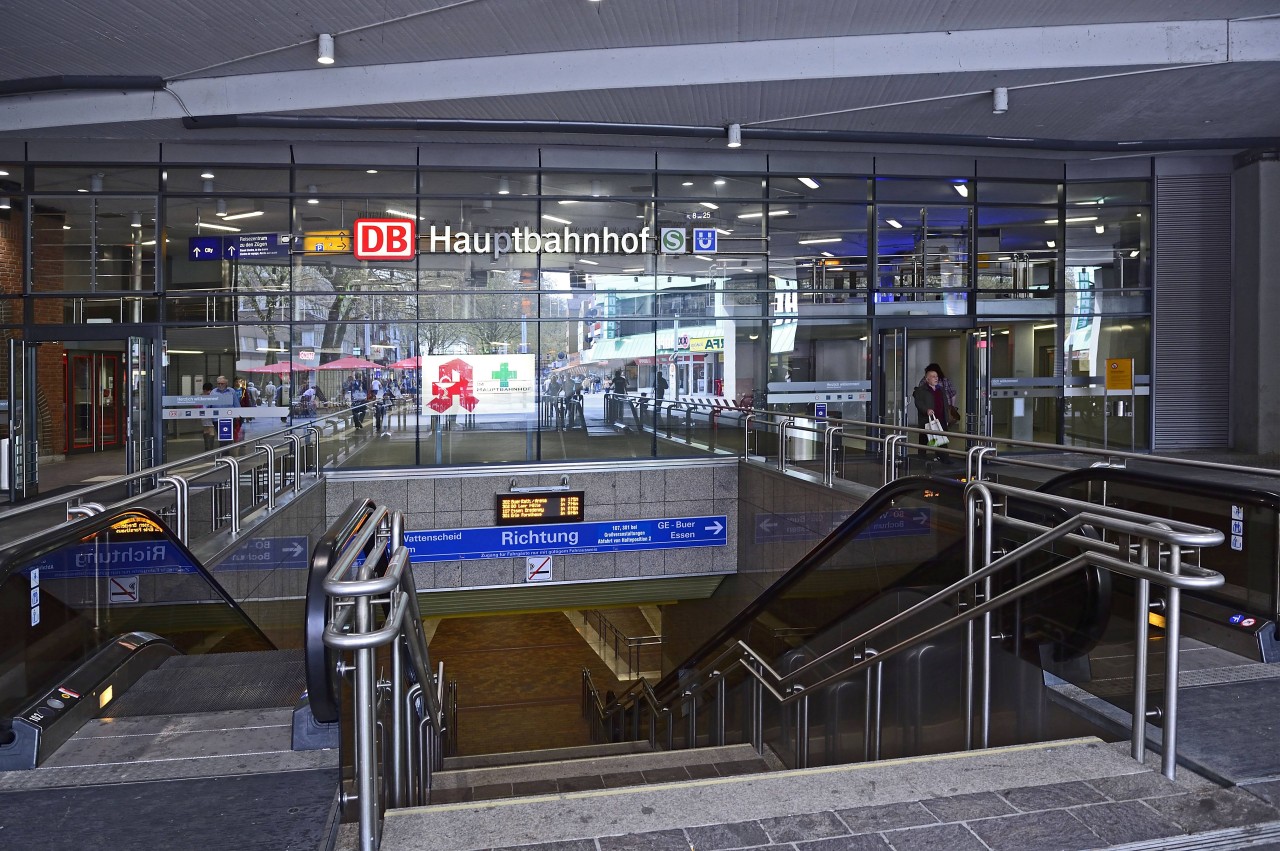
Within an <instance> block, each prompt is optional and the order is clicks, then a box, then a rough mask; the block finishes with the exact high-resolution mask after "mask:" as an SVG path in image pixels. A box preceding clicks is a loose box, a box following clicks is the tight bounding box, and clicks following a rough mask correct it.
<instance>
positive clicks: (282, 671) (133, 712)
mask: <svg viewBox="0 0 1280 851" xmlns="http://www.w3.org/2000/svg"><path fill="white" fill-rule="evenodd" d="M220 657H232V658H220ZM305 689H306V681H305V676H304V673H303V668H302V656H301V653H300V652H298V651H283V652H275V653H223V654H211V655H208V656H175V657H173V658H172V659H168V660H166V662H165V663H164V664H163V665H161V666H160V667H159V668H157V669H155V670H154V671H148V672H147V673H146V674H144V675H143V677H142V678H141V679H140V680H138V682H137V683H135V684H134V686H133V687H132V688H130V689H129V690H128V691H127V692H126V693H125V694H123V695H121V696H120V697H119V698H117V699H116V700H115V702H113V703H112V704H111V705H109V706H108V707H107V711H106V712H105V713H104V714H103V717H106V718H127V717H137V716H144V715H179V714H183V713H187V712H220V711H225V710H229V709H269V708H272V707H280V706H293V705H295V704H296V703H297V702H298V698H299V697H300V696H301V694H302V692H303V691H304V690H305Z"/></svg>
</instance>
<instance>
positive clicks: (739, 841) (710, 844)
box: [684, 821, 769, 851]
mask: <svg viewBox="0 0 1280 851" xmlns="http://www.w3.org/2000/svg"><path fill="white" fill-rule="evenodd" d="M684 832H685V833H687V834H688V835H689V844H690V845H692V846H693V847H694V848H696V849H697V851H720V849H722V848H754V847H756V846H759V845H768V844H769V836H768V834H766V833H765V832H764V829H763V828H761V827H760V825H759V824H757V823H756V822H754V821H740V822H737V823H735V824H711V825H707V826H705V827H686V828H685V829H684Z"/></svg>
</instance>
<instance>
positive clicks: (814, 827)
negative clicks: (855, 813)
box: [760, 812, 849, 842]
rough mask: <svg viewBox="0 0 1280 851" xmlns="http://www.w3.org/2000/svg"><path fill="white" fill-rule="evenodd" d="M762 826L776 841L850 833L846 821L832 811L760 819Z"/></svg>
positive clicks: (802, 839)
mask: <svg viewBox="0 0 1280 851" xmlns="http://www.w3.org/2000/svg"><path fill="white" fill-rule="evenodd" d="M760 826H761V827H763V828H764V829H765V831H766V832H767V833H768V834H769V838H770V839H772V840H773V841H774V842H803V841H804V840H806V839H824V838H826V837H828V836H843V835H846V834H848V833H849V830H848V828H846V827H845V826H844V822H842V821H840V819H838V818H836V814H835V813H832V812H821V813H805V814H804V815H798V816H778V817H777V818H766V819H760Z"/></svg>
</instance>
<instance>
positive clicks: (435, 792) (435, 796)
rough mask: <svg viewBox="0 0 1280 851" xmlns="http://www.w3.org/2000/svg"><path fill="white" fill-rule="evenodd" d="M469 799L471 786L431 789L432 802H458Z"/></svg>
mask: <svg viewBox="0 0 1280 851" xmlns="http://www.w3.org/2000/svg"><path fill="white" fill-rule="evenodd" d="M470 800H471V787H470V786H467V787H465V788H463V789H432V790H431V797H430V801H431V803H433V804H460V803H464V802H466V801H470Z"/></svg>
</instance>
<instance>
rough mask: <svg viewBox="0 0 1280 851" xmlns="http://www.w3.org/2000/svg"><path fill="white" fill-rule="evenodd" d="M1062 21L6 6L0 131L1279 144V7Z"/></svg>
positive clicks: (877, 14)
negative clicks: (328, 37)
mask: <svg viewBox="0 0 1280 851" xmlns="http://www.w3.org/2000/svg"><path fill="white" fill-rule="evenodd" d="M1047 5H1048V4H1028V3H1026V2H1025V0H899V2H895V3H892V4H890V3H884V2H874V0H737V2H727V0H644V2H640V0H601V2H591V1H590V0H452V2H450V0H425V2H424V0H380V2H378V3H352V2H350V0H341V2H339V0H308V2H305V3H303V2H298V0H272V2H269V3H263V2H259V0H224V1H223V2H220V3H218V4H216V5H211V4H207V3H196V2H190V0H130V2H123V1H122V0H41V2H39V3H31V4H25V5H23V6H21V7H20V8H11V9H9V10H7V11H6V12H5V17H6V26H5V27H4V29H3V31H0V138H8V139H12V140H40V139H85V140H104V139H121V140H131V139H148V140H184V141H197V142H198V141H227V140H241V139H242V140H284V139H298V138H306V139H316V138H343V139H349V140H361V139H366V140H374V139H376V140H378V141H398V140H400V141H434V140H453V139H460V138H462V139H489V140H494V141H507V140H512V141H515V140H520V141H526V140H528V138H530V137H529V136H528V133H529V132H531V131H535V130H536V131H543V130H547V131H556V132H557V136H556V138H561V136H564V135H565V131H573V133H575V134H576V133H577V132H579V131H583V132H585V131H589V132H591V133H592V134H593V135H592V138H591V142H592V143H593V144H599V143H608V144H645V143H651V142H652V137H659V136H664V135H678V136H683V137H685V138H686V139H687V140H689V139H692V140H698V141H697V142H696V143H697V144H706V145H713V144H714V145H717V146H718V145H721V144H723V141H724V139H723V132H724V131H723V128H724V127H726V126H727V125H729V124H734V123H736V124H740V125H742V127H743V135H744V140H745V142H746V145H747V147H750V146H751V145H753V144H757V145H760V146H762V147H767V146H769V144H770V142H769V140H770V138H771V137H772V138H773V139H774V140H775V144H776V143H778V142H785V143H786V144H787V145H790V146H803V145H805V144H814V145H818V144H822V145H824V146H825V147H828V148H829V147H830V144H831V143H848V144H850V145H854V146H856V145H857V144H858V143H869V142H871V141H874V134H887V135H886V136H885V137H884V141H896V142H899V143H905V144H910V143H913V142H914V143H920V144H944V143H945V144H950V145H958V144H965V145H979V146H981V145H984V144H992V145H1001V146H1005V147H1021V146H1027V147H1032V146H1038V147H1042V148H1043V147H1055V146H1057V145H1058V143H1059V142H1062V143H1071V145H1074V146H1075V147H1078V148H1082V149H1087V150H1094V151H1098V150H1101V151H1115V150H1120V151H1123V150H1125V149H1126V146H1129V148H1130V149H1132V150H1153V149H1165V150H1173V149H1179V148H1207V147H1216V148H1219V149H1234V148H1240V147H1246V146H1257V145H1268V146H1270V145H1278V144H1280V110H1278V109H1276V108H1275V103H1276V101H1277V99H1278V98H1277V92H1280V0H1224V2H1216V3H1213V4H1205V3H1203V2H1195V0H1128V1H1127V2H1124V3H1115V2H1113V1H1112V0H1108V2H1101V0H1080V1H1079V2H1075V3H1072V4H1060V6H1055V7H1054V8H1051V9H1046V8H1045V7H1046V6H1047ZM320 33H330V34H333V35H334V38H335V45H336V48H335V53H336V62H335V63H334V64H333V65H329V66H322V65H319V64H317V62H316V38H317V35H318V34H320ZM126 77H127V78H139V79H132V80H123V79H112V78H126ZM35 78H50V79H45V80H40V81H37V80H36V79H35ZM73 78H74V79H73ZM996 87H1004V88H1007V89H1008V90H1009V110H1008V112H1006V113H1005V114H1002V115H997V114H993V112H992V90H993V89H995V88H996ZM272 122H274V124H273V123H272ZM288 122H293V124H292V125H290V124H289V123H288ZM450 122H455V123H457V122H464V123H457V124H450ZM465 122H470V123H465ZM478 122H492V124H491V125H487V126H486V125H481V124H479V123H478ZM566 123H568V124H566ZM463 131H466V134H465V135H460V134H461V133H462V132H463ZM565 137H566V138H574V139H578V140H582V138H583V137H582V136H578V135H569V136H565ZM1063 147H1070V146H1069V145H1063Z"/></svg>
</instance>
